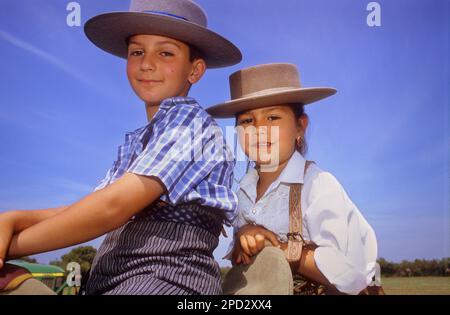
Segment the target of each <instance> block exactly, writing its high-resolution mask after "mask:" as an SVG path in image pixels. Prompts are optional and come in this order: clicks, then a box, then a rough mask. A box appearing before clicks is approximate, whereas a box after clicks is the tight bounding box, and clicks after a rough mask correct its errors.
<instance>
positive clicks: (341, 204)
mask: <svg viewBox="0 0 450 315" xmlns="http://www.w3.org/2000/svg"><path fill="white" fill-rule="evenodd" d="M305 162H306V161H305V159H304V158H303V156H302V155H301V154H300V153H298V152H295V153H294V154H293V155H292V157H291V159H290V160H289V162H288V164H287V165H286V167H285V169H284V170H283V171H282V172H281V174H280V176H279V177H278V178H277V180H275V181H274V182H273V183H272V184H271V185H270V187H269V188H268V189H267V191H266V192H265V194H264V196H263V197H262V198H260V200H259V201H258V202H257V203H256V204H255V200H256V184H257V182H258V178H259V177H258V173H257V171H256V170H255V169H251V170H250V171H249V172H248V173H247V174H246V175H245V176H244V178H243V179H242V180H241V182H240V187H239V190H238V193H237V195H238V199H239V205H238V210H239V214H238V217H237V219H236V221H235V224H234V228H235V231H237V229H239V228H240V227H242V226H243V225H246V224H257V225H261V226H264V227H265V228H266V229H268V230H270V231H272V232H274V233H275V234H277V236H278V238H279V240H280V241H281V242H287V238H286V234H287V233H288V232H289V184H292V183H299V184H303V188H302V196H301V208H302V217H303V237H304V239H305V240H310V241H312V242H314V243H315V244H316V245H317V246H318V248H316V250H315V253H314V260H315V262H316V265H317V267H318V268H319V270H320V271H321V272H322V274H323V275H324V276H325V277H326V278H327V279H328V280H329V281H330V283H332V284H333V285H335V286H336V288H337V289H338V290H339V291H341V292H344V293H348V294H358V293H359V292H360V291H361V290H363V289H364V288H365V287H366V286H367V285H369V284H370V283H371V282H372V277H373V276H374V274H375V264H376V258H377V241H376V237H375V233H374V231H373V229H372V228H371V226H370V225H369V224H368V222H367V221H366V220H365V218H364V217H363V216H362V214H361V212H360V211H359V210H358V208H357V207H356V206H355V204H354V203H353V202H352V201H351V200H350V198H349V197H348V195H347V193H346V192H345V190H344V188H343V187H342V186H341V184H340V183H339V182H338V181H337V179H336V178H335V177H334V176H333V175H332V174H330V173H328V172H325V171H323V170H321V169H320V168H319V167H318V166H317V165H316V164H311V165H310V166H309V167H308V170H307V172H306V174H305V176H304V174H303V171H304V167H305ZM232 246H233V243H232V244H231V245H230V249H231V248H232Z"/></svg>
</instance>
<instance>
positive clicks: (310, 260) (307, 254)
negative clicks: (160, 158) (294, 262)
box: [297, 248, 333, 287]
mask: <svg viewBox="0 0 450 315" xmlns="http://www.w3.org/2000/svg"><path fill="white" fill-rule="evenodd" d="M297 272H298V273H300V274H301V275H302V276H305V277H306V278H308V279H310V280H312V281H314V282H317V283H320V284H322V285H325V286H327V287H333V285H332V284H331V283H330V282H329V281H328V279H327V278H325V276H324V275H323V274H322V272H320V270H319V268H317V265H316V262H315V260H314V249H308V248H303V252H302V257H301V259H300V263H299V264H298V266H297Z"/></svg>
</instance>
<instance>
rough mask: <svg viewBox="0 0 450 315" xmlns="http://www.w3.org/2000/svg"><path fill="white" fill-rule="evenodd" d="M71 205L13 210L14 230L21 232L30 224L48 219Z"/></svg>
mask: <svg viewBox="0 0 450 315" xmlns="http://www.w3.org/2000/svg"><path fill="white" fill-rule="evenodd" d="M68 207H69V206H62V207H57V208H50V209H43V210H16V211H11V212H10V215H12V216H13V217H14V231H15V233H18V232H21V231H23V230H25V229H27V228H29V227H30V226H33V225H35V224H37V223H39V222H42V221H44V220H47V219H49V218H51V217H53V216H55V215H56V214H58V213H61V212H62V211H64V210H66V209H67V208H68Z"/></svg>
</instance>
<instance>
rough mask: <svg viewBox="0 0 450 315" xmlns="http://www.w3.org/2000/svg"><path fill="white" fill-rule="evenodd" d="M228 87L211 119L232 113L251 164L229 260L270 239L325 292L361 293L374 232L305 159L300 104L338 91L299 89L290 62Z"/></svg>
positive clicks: (372, 260)
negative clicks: (297, 208)
mask: <svg viewBox="0 0 450 315" xmlns="http://www.w3.org/2000/svg"><path fill="white" fill-rule="evenodd" d="M230 88H231V96H232V100H231V101H228V102H226V103H224V104H220V105H216V106H214V107H211V108H209V109H208V112H209V113H210V114H211V115H213V116H215V117H217V118H226V117H235V118H236V124H237V128H238V134H239V142H240V144H241V147H242V148H243V151H244V152H245V154H246V155H247V156H248V157H249V158H250V160H252V161H254V164H255V168H252V169H250V170H249V171H248V173H247V174H246V175H245V176H244V177H243V179H242V180H241V182H240V188H239V190H238V200H239V206H238V209H239V214H238V218H237V220H236V221H235V223H234V228H235V235H234V238H235V241H234V242H233V244H232V248H233V250H232V255H231V259H232V262H233V264H238V265H239V264H249V263H251V262H252V259H251V258H253V257H254V256H255V255H256V254H258V253H259V252H260V251H261V250H262V249H263V248H264V247H265V244H266V242H267V241H270V242H271V243H272V244H273V245H275V246H278V247H280V248H281V249H283V250H284V251H285V252H286V257H287V258H288V259H289V262H290V267H291V269H292V272H293V273H294V274H300V275H302V276H304V277H306V278H307V279H310V280H312V281H314V282H315V283H319V284H322V285H325V286H326V287H327V288H328V289H330V290H331V289H337V290H338V291H339V292H342V293H348V294H357V293H359V292H360V291H361V290H363V289H364V288H366V287H367V286H368V285H369V284H370V283H371V281H372V278H373V276H374V274H375V265H376V257H377V242H376V238H375V234H374V231H373V230H372V228H371V227H370V225H369V224H368V223H367V221H366V220H365V219H364V217H363V216H362V214H361V213H360V211H359V210H358V208H357V207H356V206H355V205H354V204H353V202H352V201H351V200H350V198H349V197H348V195H347V194H346V192H345V191H344V189H343V187H342V186H341V185H340V183H339V182H338V181H337V180H336V178H335V177H334V176H333V175H332V174H330V173H329V172H326V171H323V170H322V169H321V168H319V167H318V166H317V165H315V164H314V163H307V161H306V160H305V158H304V155H305V153H306V149H307V147H306V142H305V137H304V136H305V132H306V129H307V126H308V116H307V115H306V114H305V112H304V105H306V104H309V103H312V102H315V101H318V100H320V99H323V98H325V97H328V96H331V95H333V94H334V93H335V92H336V90H335V89H332V88H302V87H301V86H300V79H299V74H298V71H297V68H296V67H295V65H292V64H267V65H259V66H255V67H250V68H247V69H243V70H241V71H238V72H236V73H234V74H233V75H231V77H230ZM295 187H301V190H300V191H299V193H301V195H300V196H301V197H300V198H299V199H301V200H299V202H298V206H300V209H301V210H303V211H301V210H300V211H301V212H300V211H299V213H301V215H300V216H299V217H298V221H299V222H300V227H298V228H297V230H300V229H301V228H302V230H303V233H302V234H303V235H300V236H299V235H295V233H298V232H299V231H296V230H295V226H294V229H293V228H292V226H291V227H290V225H292V224H294V225H295V220H294V219H293V218H295V217H292V213H295V211H293V210H291V211H290V208H293V207H295V202H294V205H292V204H293V201H292V200H290V198H291V199H292V197H293V196H294V197H295V194H292V191H291V190H292V189H293V188H295ZM294 209H295V208H294ZM290 216H291V217H292V218H290ZM301 222H302V223H301ZM300 231H301V230H300ZM289 233H291V234H289ZM303 239H304V242H303V241H302V240H303ZM288 241H289V242H288ZM296 244H303V246H300V247H297V248H296ZM307 244H308V246H307ZM229 256H230V255H228V258H230V257H229ZM267 271H269V270H267ZM273 272H276V270H270V272H266V273H265V274H267V275H270V274H271V273H273ZM329 292H330V291H329ZM247 293H248V292H247ZM259 293H261V292H259Z"/></svg>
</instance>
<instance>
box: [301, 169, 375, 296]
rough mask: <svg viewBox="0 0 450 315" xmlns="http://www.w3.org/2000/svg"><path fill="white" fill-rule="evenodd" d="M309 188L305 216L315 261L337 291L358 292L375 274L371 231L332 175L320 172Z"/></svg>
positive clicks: (373, 243) (373, 242)
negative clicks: (313, 247)
mask: <svg viewBox="0 0 450 315" xmlns="http://www.w3.org/2000/svg"><path fill="white" fill-rule="evenodd" d="M319 187H320V189H319ZM310 189H311V193H310V198H311V200H309V205H308V207H307V209H306V211H305V217H306V220H307V224H308V232H309V234H310V238H311V241H313V242H314V243H315V244H316V245H317V246H318V248H316V250H315V253H314V260H315V263H316V265H317V267H318V268H319V270H320V271H321V272H322V274H323V275H324V276H325V277H326V278H327V279H328V280H329V281H330V283H332V284H333V285H334V286H335V287H336V288H337V289H338V290H339V291H341V292H343V293H347V294H358V293H359V292H360V291H361V290H363V289H364V288H365V287H367V285H369V284H370V282H371V279H372V277H373V275H374V273H375V263H376V261H375V260H376V255H377V254H376V240H375V236H374V233H373V230H372V229H371V227H370V226H369V225H368V223H367V222H366V221H365V219H364V218H363V217H362V215H361V214H360V212H359V210H358V209H357V208H356V206H355V205H354V204H353V202H352V201H351V200H350V199H349V197H348V196H347V194H346V192H345V191H344V189H343V187H342V186H341V185H340V183H339V182H338V181H337V180H336V178H335V177H334V176H333V175H332V174H330V173H327V172H322V173H320V174H319V175H318V176H317V178H315V179H314V181H313V183H312V186H311V187H310Z"/></svg>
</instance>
